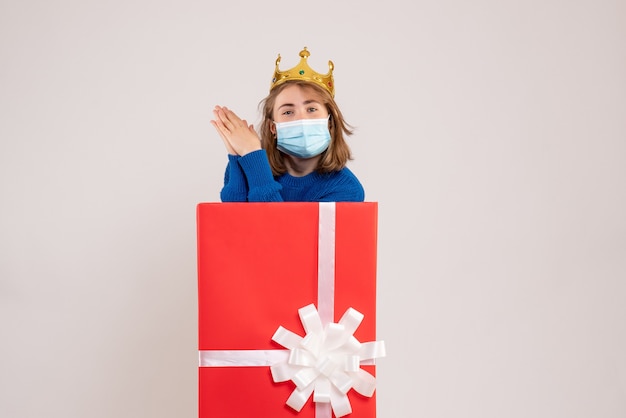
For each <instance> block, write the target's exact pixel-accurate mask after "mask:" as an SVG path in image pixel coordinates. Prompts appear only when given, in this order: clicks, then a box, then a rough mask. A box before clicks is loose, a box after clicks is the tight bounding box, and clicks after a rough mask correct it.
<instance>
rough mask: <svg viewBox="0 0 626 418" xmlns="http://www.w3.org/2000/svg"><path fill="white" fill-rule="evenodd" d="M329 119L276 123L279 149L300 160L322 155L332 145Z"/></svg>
mask: <svg viewBox="0 0 626 418" xmlns="http://www.w3.org/2000/svg"><path fill="white" fill-rule="evenodd" d="M329 117H330V116H329ZM329 117H328V118H329ZM328 118H323V119H300V120H294V121H290V122H274V123H275V124H276V139H277V147H278V149H279V150H281V151H282V152H285V153H287V154H289V155H293V156H294V157H299V158H311V157H315V156H318V155H320V154H321V153H323V152H324V151H326V149H328V146H329V145H330V131H329V130H328Z"/></svg>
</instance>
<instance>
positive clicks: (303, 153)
mask: <svg viewBox="0 0 626 418" xmlns="http://www.w3.org/2000/svg"><path fill="white" fill-rule="evenodd" d="M308 56H309V53H308V51H307V50H306V48H305V49H304V50H303V51H301V52H300V57H301V60H300V64H298V65H297V66H296V67H294V68H293V69H291V70H289V71H286V72H282V71H280V70H279V69H278V63H279V62H280V56H279V58H278V59H277V60H276V71H275V77H274V80H273V81H272V85H271V88H270V93H269V95H268V96H267V97H266V98H265V99H263V101H262V102H261V106H262V108H263V120H262V122H261V127H260V132H259V133H260V136H259V134H257V132H256V131H255V130H254V127H253V126H252V125H248V123H247V122H246V121H245V120H242V119H240V118H239V117H238V116H237V115H236V114H235V113H234V112H233V111H231V110H230V109H228V108H226V107H223V106H215V109H214V110H213V114H214V116H215V119H214V120H212V121H211V124H212V125H213V126H214V127H215V129H216V130H217V132H218V133H219V135H220V137H221V138H222V141H223V142H224V145H225V146H226V150H227V151H228V166H227V167H226V173H225V176H224V187H223V188H222V191H221V199H222V201H223V202H281V201H299V202H322V201H327V202H341V201H353V202H362V201H363V200H364V191H363V186H362V185H361V183H360V182H359V180H358V179H357V178H356V176H355V175H354V174H353V173H352V172H351V171H350V170H349V169H348V168H347V167H346V163H347V162H348V160H350V159H351V158H352V157H351V153H350V148H349V147H348V144H347V143H346V141H345V138H344V136H349V135H351V134H352V131H351V130H350V126H349V125H348V124H347V123H346V122H345V121H344V119H343V116H342V114H341V112H340V110H339V108H338V107H337V104H336V103H335V100H334V98H333V95H334V83H333V79H332V70H333V64H332V62H330V61H329V67H330V71H329V73H328V74H326V75H320V74H318V73H315V72H314V71H313V70H311V69H310V67H308V65H307V64H306V58H307V57H308Z"/></svg>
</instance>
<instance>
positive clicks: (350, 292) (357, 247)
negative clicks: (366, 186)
mask: <svg viewBox="0 0 626 418" xmlns="http://www.w3.org/2000/svg"><path fill="white" fill-rule="evenodd" d="M377 239H378V204H377V203H376V202H366V203H337V214H336V237H335V252H336V261H335V277H336V279H335V322H337V321H339V319H341V316H342V315H343V314H344V312H345V311H346V309H348V308H350V307H352V308H354V309H356V310H357V311H359V312H361V313H362V314H363V315H364V318H363V321H362V322H361V325H360V326H359V328H358V329H357V330H356V332H355V334H354V336H355V337H356V338H357V339H358V340H359V341H361V342H365V341H374V340H376V268H377Z"/></svg>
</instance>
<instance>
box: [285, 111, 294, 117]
mask: <svg viewBox="0 0 626 418" xmlns="http://www.w3.org/2000/svg"><path fill="white" fill-rule="evenodd" d="M292 113H293V111H292V110H285V111H284V112H283V115H285V116H289V115H291V114H292Z"/></svg>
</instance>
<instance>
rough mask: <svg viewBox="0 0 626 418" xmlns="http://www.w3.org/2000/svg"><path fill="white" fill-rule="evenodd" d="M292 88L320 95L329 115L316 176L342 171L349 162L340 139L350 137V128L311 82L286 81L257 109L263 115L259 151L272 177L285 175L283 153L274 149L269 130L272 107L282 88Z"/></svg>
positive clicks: (347, 150)
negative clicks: (327, 139)
mask: <svg viewBox="0 0 626 418" xmlns="http://www.w3.org/2000/svg"><path fill="white" fill-rule="evenodd" d="M294 84H295V85H297V86H300V87H302V88H308V89H312V90H315V91H316V92H317V93H318V94H319V95H320V97H321V99H322V103H323V104H324V105H325V106H326V109H327V110H328V114H329V115H330V119H329V122H328V123H329V130H330V137H331V141H330V145H329V147H328V149H327V150H326V151H324V152H323V153H322V158H320V161H319V164H318V166H317V169H316V171H317V172H319V173H329V172H332V171H339V170H341V169H342V168H344V167H345V165H346V163H347V162H348V161H349V160H351V159H352V153H351V152H350V147H349V146H348V143H347V142H346V140H345V139H344V135H345V136H349V135H352V132H353V128H352V126H350V125H349V124H348V123H347V122H346V121H345V120H344V118H343V115H342V114H341V111H340V110H339V107H338V106H337V103H335V100H334V99H333V98H332V96H331V95H330V93H328V91H327V90H325V89H323V88H321V87H319V86H317V85H315V84H314V83H311V82H307V81H302V80H290V81H286V82H284V83H282V84H279V85H278V86H276V87H274V88H273V89H272V90H271V91H270V93H269V95H268V96H267V97H266V98H265V99H263V100H262V101H261V102H260V103H259V108H261V109H262V115H263V120H262V121H261V124H260V126H261V128H260V132H259V135H260V136H261V144H262V145H263V149H265V152H267V158H268V160H269V163H270V167H271V168H272V173H273V174H274V175H275V176H277V175H280V174H284V173H285V172H286V171H287V167H286V166H285V162H284V159H283V158H284V156H283V153H282V152H280V151H279V150H278V148H277V147H276V136H275V135H274V134H273V133H272V131H271V128H270V127H271V126H272V123H273V121H274V115H273V111H274V105H275V103H276V97H277V96H278V95H279V94H280V92H281V91H283V89H284V88H285V87H287V86H290V85H294Z"/></svg>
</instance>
